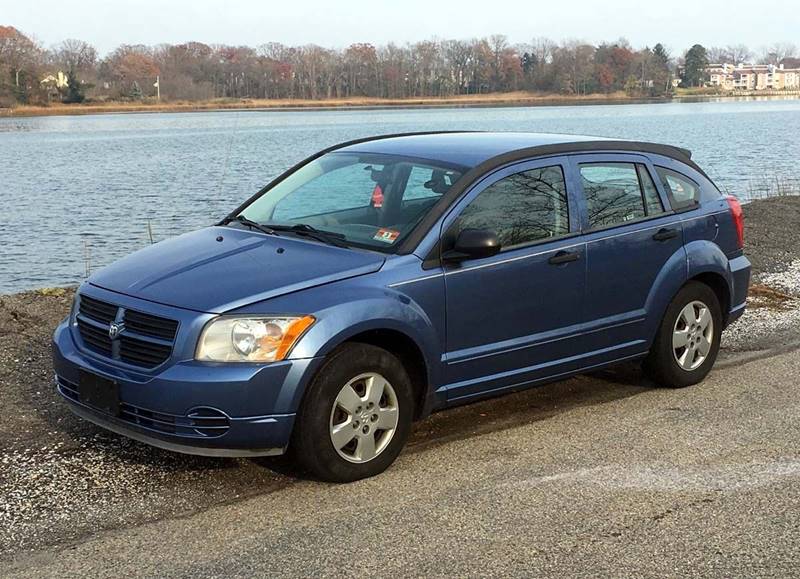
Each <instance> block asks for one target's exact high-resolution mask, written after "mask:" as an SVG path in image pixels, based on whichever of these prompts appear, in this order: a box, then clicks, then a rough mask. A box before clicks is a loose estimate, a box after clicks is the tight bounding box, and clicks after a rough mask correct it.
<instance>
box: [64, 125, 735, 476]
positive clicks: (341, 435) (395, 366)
mask: <svg viewBox="0 0 800 579" xmlns="http://www.w3.org/2000/svg"><path fill="white" fill-rule="evenodd" d="M743 244H744V242H743V216H742V209H741V207H740V205H739V203H738V202H737V201H736V200H735V199H734V198H733V197H729V196H725V195H722V194H721V193H720V192H719V190H718V189H717V188H716V187H715V186H714V184H713V183H712V182H711V180H710V179H709V178H708V176H707V175H706V174H705V173H704V172H703V170H702V169H701V168H700V167H698V166H697V165H696V164H695V163H694V162H693V161H692V160H691V154H690V152H689V151H686V150H684V149H680V148H677V147H672V146H666V145H658V144H652V143H641V142H631V141H620V140H604V139H599V138H594V137H576V136H574V135H543V134H528V133H472V132H457V133H415V134H405V135H393V136H384V137H374V138H369V139H362V140H358V141H351V142H348V143H344V144H341V145H338V146H335V147H331V148H329V149H326V150H324V151H321V152H320V153H317V154H316V155H314V156H312V157H310V158H309V159H306V160H305V161H303V162H301V163H300V164H298V165H297V166H295V167H293V168H292V169H290V170H289V171H287V172H286V173H284V174H283V175H281V176H280V177H278V178H277V179H275V180H274V181H273V182H272V183H270V184H269V185H267V186H266V187H265V188H264V189H262V190H261V191H259V192H258V193H257V194H256V195H255V196H253V197H252V198H251V199H249V200H248V201H246V202H245V203H244V204H243V205H242V206H241V207H239V208H238V209H236V210H235V211H233V212H232V213H231V214H230V215H229V216H228V217H226V218H225V219H223V220H222V221H221V222H219V223H218V224H216V225H214V226H212V227H207V228H205V229H201V230H199V231H195V232H192V233H187V234H185V235H182V236H180V237H177V238H175V239H171V240H168V241H163V242H161V243H157V244H155V245H152V246H150V247H147V248H146V249H143V250H141V251H138V252H136V253H134V254H132V255H130V256H128V257H126V258H124V259H122V260H120V261H118V262H116V263H114V264H112V265H111V266H109V267H106V268H105V269H103V270H101V271H99V272H97V273H95V274H94V275H92V276H91V277H90V278H89V279H88V280H87V281H86V282H85V283H84V284H83V285H82V286H81V287H80V288H79V290H78V292H77V294H76V297H75V302H74V305H73V308H72V312H71V314H70V315H69V317H68V318H67V319H66V320H64V321H63V322H62V323H61V325H59V326H58V328H57V329H56V331H55V335H54V338H53V339H54V347H53V359H54V367H55V374H56V386H57V388H58V392H59V393H60V394H61V396H63V398H64V399H65V400H66V401H67V403H68V404H69V406H70V408H71V409H72V410H73V411H74V412H75V413H76V414H78V415H79V416H81V417H83V418H85V419H87V420H90V421H92V422H94V423H96V424H98V425H100V426H102V427H104V428H107V429H108V430H111V431H114V432H117V433H120V434H123V435H125V436H128V437H130V438H133V439H136V440H139V441H143V442H146V443H149V444H152V445H154V446H158V447H161V448H165V449H169V450H174V451H179V452H186V453H192V454H200V455H208V456H259V455H274V454H281V453H284V452H286V451H287V450H288V451H291V452H292V453H293V455H294V457H295V460H297V461H298V462H299V463H300V465H301V466H302V467H304V468H305V469H307V470H308V471H309V472H310V473H311V474H312V475H314V476H316V477H318V478H320V479H323V480H328V481H339V482H344V481H352V480H356V479H360V478H363V477H368V476H373V475H375V474H377V473H380V472H382V471H383V470H385V469H386V468H387V467H388V466H389V465H390V464H391V463H392V462H393V461H394V460H395V458H397V456H398V454H399V453H400V451H401V450H402V447H403V445H404V444H405V442H406V439H407V438H408V435H409V431H410V428H411V423H412V421H414V420H419V419H421V418H424V417H425V416H427V415H428V414H429V413H430V412H432V411H433V410H439V409H443V408H447V407H449V406H453V405H457V404H462V403H466V402H471V401H474V400H478V399H480V398H484V397H487V396H494V395H497V394H501V393H504V392H510V391H514V390H519V389H523V388H528V387H531V386H534V385H537V384H542V383H544V382H548V381H553V380H559V379H562V378H565V377H567V376H570V375H573V374H576V373H580V372H586V371H589V370H596V369H598V368H602V367H605V366H608V365H611V364H616V363H619V362H622V361H629V360H641V362H642V365H643V368H644V372H645V375H646V376H647V377H649V379H650V380H652V382H654V383H655V384H657V385H660V386H665V387H676V388H677V387H684V386H688V385H691V384H695V383H697V382H700V381H701V380H703V378H704V377H705V376H706V374H708V372H709V371H710V370H711V367H712V365H713V364H714V361H715V359H716V357H717V352H718V350H719V346H720V335H721V332H722V330H723V329H724V328H725V326H727V325H728V324H730V323H731V322H732V321H734V320H735V319H736V318H738V317H739V316H740V315H741V314H742V312H743V310H744V307H745V300H746V296H747V291H748V285H749V280H750V263H749V261H748V260H747V258H746V257H745V256H744V254H743V250H742V248H743Z"/></svg>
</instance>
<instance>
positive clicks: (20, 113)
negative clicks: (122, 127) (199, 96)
mask: <svg viewBox="0 0 800 579" xmlns="http://www.w3.org/2000/svg"><path fill="white" fill-rule="evenodd" d="M669 100H670V99H669V98H668V97H659V98H643V97H630V96H628V95H626V94H625V93H624V92H615V93H609V94H588V95H572V96H565V95H559V94H549V93H531V92H521V91H520V92H511V93H489V94H476V95H455V96H451V97H410V98H398V99H387V98H372V97H354V98H342V99H313V100H312V99H249V98H243V99H213V100H206V101H161V102H158V101H155V100H154V99H153V100H145V101H139V102H119V101H107V102H89V103H84V104H72V105H68V104H63V103H53V104H50V105H46V106H34V105H19V106H16V107H12V108H5V109H0V116H13V117H31V116H50V115H92V114H103V113H142V112H154V113H164V112H170V113H172V112H198V111H225V110H276V111H292V110H331V109H349V108H358V109H382V108H387V109H388V108H435V107H481V106H487V107H488V106H536V105H539V106H547V105H564V104H618V103H631V102H640V103H647V102H666V101H669Z"/></svg>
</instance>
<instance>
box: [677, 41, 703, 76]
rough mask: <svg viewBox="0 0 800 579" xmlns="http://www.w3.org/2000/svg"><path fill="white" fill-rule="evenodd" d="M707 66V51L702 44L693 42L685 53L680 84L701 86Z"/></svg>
mask: <svg viewBox="0 0 800 579" xmlns="http://www.w3.org/2000/svg"><path fill="white" fill-rule="evenodd" d="M707 66H708V51H707V50H706V49H705V47H704V46H702V45H700V44H695V45H694V46H692V47H691V48H690V49H689V51H688V52H687V53H686V62H685V63H684V69H683V77H682V78H681V84H682V85H683V86H703V82H704V81H705V78H706V67H707Z"/></svg>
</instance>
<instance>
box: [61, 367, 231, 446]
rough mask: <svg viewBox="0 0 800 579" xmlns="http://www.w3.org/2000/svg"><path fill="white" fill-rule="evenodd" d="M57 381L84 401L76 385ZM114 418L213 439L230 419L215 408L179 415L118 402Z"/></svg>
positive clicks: (156, 429) (64, 391)
mask: <svg viewBox="0 0 800 579" xmlns="http://www.w3.org/2000/svg"><path fill="white" fill-rule="evenodd" d="M57 382H58V390H59V392H60V393H61V395H62V396H64V397H65V398H68V399H70V400H72V401H73V402H77V403H79V404H83V403H82V402H81V401H80V398H79V396H78V386H77V385H76V384H74V383H73V382H70V381H68V380H65V379H64V378H62V377H61V376H58V377H57ZM95 410H96V411H97V410H98V409H95ZM116 418H118V419H119V420H122V421H123V422H127V423H129V424H133V425H136V426H138V427H140V428H144V429H147V430H152V431H154V432H158V433H162V434H171V435H174V436H182V437H184V438H214V437H216V436H222V435H223V434H225V433H226V432H227V431H228V429H229V428H230V419H229V418H228V417H227V415H225V414H224V413H223V412H221V411H219V410H216V409H214V408H197V409H195V410H192V411H191V412H189V413H188V414H187V415H185V416H181V415H179V414H170V413H168V412H157V411H155V410H149V409H147V408H143V407H141V406H136V405H134V404H128V403H127V402H121V403H120V415H119V416H117V417H116Z"/></svg>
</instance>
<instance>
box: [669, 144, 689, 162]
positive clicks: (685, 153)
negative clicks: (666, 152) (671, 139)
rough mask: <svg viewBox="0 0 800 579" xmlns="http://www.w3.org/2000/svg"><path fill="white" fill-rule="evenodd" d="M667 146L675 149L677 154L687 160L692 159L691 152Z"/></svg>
mask: <svg viewBox="0 0 800 579" xmlns="http://www.w3.org/2000/svg"><path fill="white" fill-rule="evenodd" d="M669 146H670V147H672V148H673V149H675V150H676V151H678V153H680V154H681V155H683V156H684V157H686V158H687V159H691V158H692V152H691V151H690V150H689V149H684V148H683V147H676V146H674V145H669Z"/></svg>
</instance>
